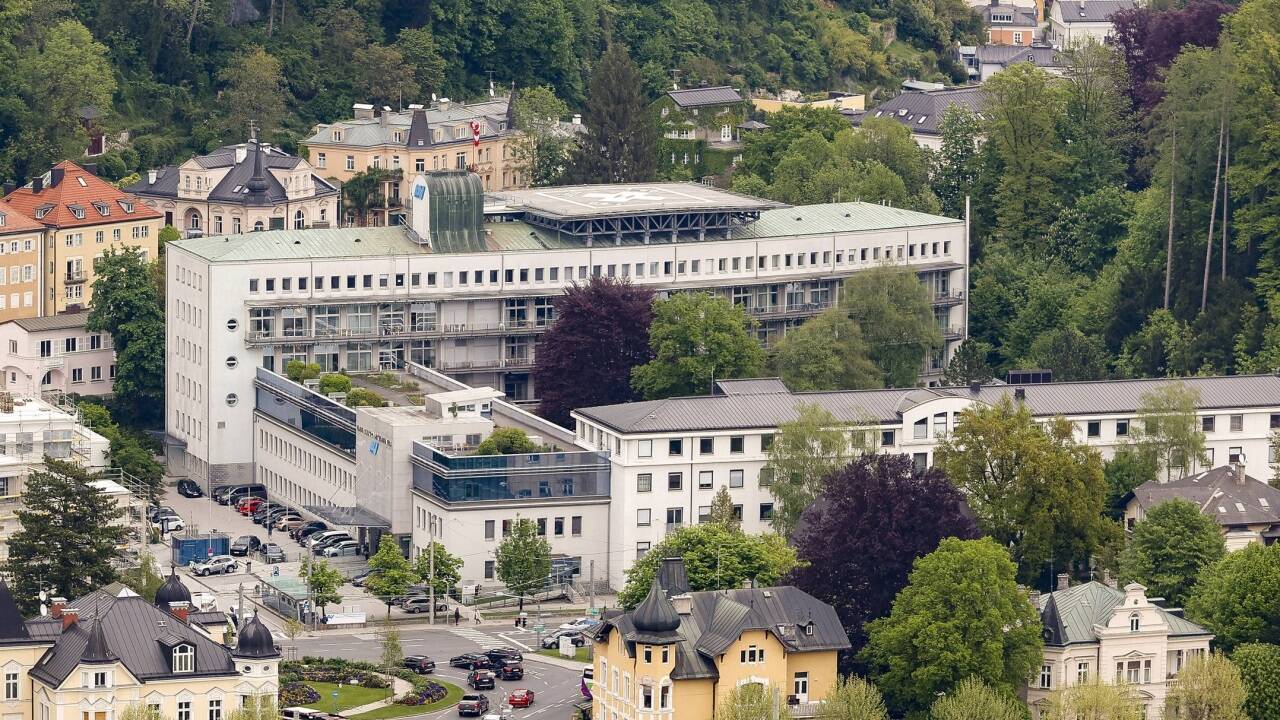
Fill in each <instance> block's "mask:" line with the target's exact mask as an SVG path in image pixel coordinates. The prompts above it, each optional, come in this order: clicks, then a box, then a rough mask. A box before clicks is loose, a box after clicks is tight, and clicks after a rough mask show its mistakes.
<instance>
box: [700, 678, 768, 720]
mask: <svg viewBox="0 0 1280 720" xmlns="http://www.w3.org/2000/svg"><path fill="white" fill-rule="evenodd" d="M779 712H786V709H785V708H782V707H780V703H779V700H778V698H777V697H775V695H774V693H773V691H772V690H770V689H769V688H768V687H766V686H764V685H762V684H760V683H744V684H742V685H739V686H738V687H736V688H734V689H732V690H730V691H729V692H728V693H727V694H726V695H725V696H724V699H722V700H721V701H720V702H719V703H717V706H716V718H715V720H771V718H774V717H777V716H778V713H779Z"/></svg>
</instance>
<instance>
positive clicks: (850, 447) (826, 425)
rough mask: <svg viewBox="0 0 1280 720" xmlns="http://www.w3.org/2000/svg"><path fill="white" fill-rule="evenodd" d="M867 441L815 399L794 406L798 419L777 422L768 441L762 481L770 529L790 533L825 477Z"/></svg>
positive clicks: (815, 496)
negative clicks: (853, 436) (769, 502)
mask: <svg viewBox="0 0 1280 720" xmlns="http://www.w3.org/2000/svg"><path fill="white" fill-rule="evenodd" d="M864 445H865V443H862V442H856V441H851V440H850V433H849V430H847V429H846V428H845V426H844V425H843V424H841V423H839V422H838V421H837V420H836V418H835V416H834V415H832V414H831V413H830V411H828V410H826V409H825V408H823V407H822V406H820V405H817V404H815V403H801V404H800V405H798V406H797V407H796V419H795V420H791V421H788V422H784V423H782V424H780V425H778V432H777V433H775V434H774V435H773V438H772V440H771V441H770V445H769V450H768V452H769V461H768V463H766V464H765V466H764V468H762V469H761V471H760V478H761V484H767V485H768V486H769V493H770V494H772V495H773V498H774V508H773V520H772V524H773V529H774V530H775V531H776V532H778V533H780V534H781V535H782V536H783V537H788V538H789V537H791V536H792V534H793V533H794V532H795V529H796V525H797V524H798V523H799V522H800V515H801V513H803V512H804V510H805V508H807V507H809V505H810V504H812V503H813V501H814V500H815V499H817V497H818V494H819V493H821V492H822V489H823V482H824V479H825V478H826V477H827V476H828V475H829V474H831V473H833V472H835V471H836V470H838V469H839V468H841V467H844V465H845V464H846V463H847V462H848V461H849V459H850V458H852V457H853V454H854V451H855V450H857V449H860V448H862V449H865V448H864V447H863V446H864Z"/></svg>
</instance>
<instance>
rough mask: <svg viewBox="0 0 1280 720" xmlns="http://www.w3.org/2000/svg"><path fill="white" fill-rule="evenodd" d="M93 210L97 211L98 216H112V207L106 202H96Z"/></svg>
mask: <svg viewBox="0 0 1280 720" xmlns="http://www.w3.org/2000/svg"><path fill="white" fill-rule="evenodd" d="M93 209H94V210H97V211H98V214H99V215H101V216H103V217H107V216H109V215H110V214H111V206H110V205H108V204H106V203H104V202H95V203H94V204H93Z"/></svg>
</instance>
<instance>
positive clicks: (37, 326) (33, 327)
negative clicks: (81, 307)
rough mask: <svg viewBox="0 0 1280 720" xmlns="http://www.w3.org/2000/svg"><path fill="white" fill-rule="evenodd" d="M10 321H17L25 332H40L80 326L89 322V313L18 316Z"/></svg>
mask: <svg viewBox="0 0 1280 720" xmlns="http://www.w3.org/2000/svg"><path fill="white" fill-rule="evenodd" d="M10 322H13V323H17V325H18V327H20V328H22V329H23V330H26V331H27V332H40V331H42V330H69V329H71V328H82V327H84V326H85V324H86V323H88V322H89V313H87V312H79V313H61V314H59V315H46V316H44V317H33V318H18V319H16V320H11V321H10Z"/></svg>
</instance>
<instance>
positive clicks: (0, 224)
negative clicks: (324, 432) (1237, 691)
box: [0, 213, 1265, 507]
mask: <svg viewBox="0 0 1280 720" xmlns="http://www.w3.org/2000/svg"><path fill="white" fill-rule="evenodd" d="M4 218H5V215H4V213H0V227H4ZM1264 507H1265V506H1264Z"/></svg>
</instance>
